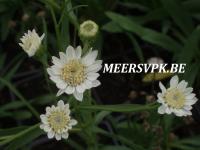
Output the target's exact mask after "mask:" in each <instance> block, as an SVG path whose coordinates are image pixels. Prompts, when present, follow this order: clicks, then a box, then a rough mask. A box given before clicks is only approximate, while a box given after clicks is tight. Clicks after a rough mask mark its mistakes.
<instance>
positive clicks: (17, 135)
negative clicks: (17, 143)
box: [1, 124, 39, 144]
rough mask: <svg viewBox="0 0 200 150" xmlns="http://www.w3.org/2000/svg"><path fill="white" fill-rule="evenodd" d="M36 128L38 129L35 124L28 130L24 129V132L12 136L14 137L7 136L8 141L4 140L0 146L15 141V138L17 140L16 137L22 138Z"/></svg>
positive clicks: (37, 125)
mask: <svg viewBox="0 0 200 150" xmlns="http://www.w3.org/2000/svg"><path fill="white" fill-rule="evenodd" d="M38 127H39V124H35V125H33V126H31V127H30V128H28V129H26V130H23V131H21V132H19V133H17V134H14V135H12V136H9V137H8V139H7V140H5V141H3V142H2V143H1V144H7V143H9V142H11V141H13V140H14V139H16V138H18V137H20V136H22V135H24V134H26V133H28V132H30V131H32V130H34V129H36V128H38Z"/></svg>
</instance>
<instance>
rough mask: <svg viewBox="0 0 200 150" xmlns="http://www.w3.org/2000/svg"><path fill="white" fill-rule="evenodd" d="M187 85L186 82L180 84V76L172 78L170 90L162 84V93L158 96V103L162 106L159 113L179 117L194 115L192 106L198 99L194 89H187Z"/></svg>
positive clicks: (160, 84)
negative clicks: (172, 114)
mask: <svg viewBox="0 0 200 150" xmlns="http://www.w3.org/2000/svg"><path fill="white" fill-rule="evenodd" d="M187 85H188V83H187V82H186V81H185V80H182V81H181V82H180V83H179V79H178V76H174V77H172V78H171V80H170V88H168V89H166V88H165V87H164V86H163V84H162V83H161V82H160V83H159V86H160V89H161V91H162V92H161V93H158V94H157V97H158V100H157V102H158V103H161V104H162V105H161V106H160V107H159V108H158V113H159V114H164V113H167V114H171V113H174V114H175V115H176V116H179V117H181V116H188V115H192V112H191V109H192V105H193V104H195V103H196V102H197V98H196V96H195V94H194V93H192V91H193V88H191V87H187Z"/></svg>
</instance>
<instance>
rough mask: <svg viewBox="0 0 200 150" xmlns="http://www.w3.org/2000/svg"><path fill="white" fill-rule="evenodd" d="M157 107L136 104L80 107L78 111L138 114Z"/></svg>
mask: <svg viewBox="0 0 200 150" xmlns="http://www.w3.org/2000/svg"><path fill="white" fill-rule="evenodd" d="M156 108H157V105H152V104H150V105H138V104H116V105H82V106H79V109H86V110H94V111H98V110H104V111H112V112H140V111H145V110H152V109H156Z"/></svg>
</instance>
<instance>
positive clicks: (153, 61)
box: [147, 57, 164, 64]
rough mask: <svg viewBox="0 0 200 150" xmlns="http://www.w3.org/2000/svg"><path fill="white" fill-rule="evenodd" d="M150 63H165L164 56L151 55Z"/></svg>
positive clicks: (148, 61)
mask: <svg viewBox="0 0 200 150" xmlns="http://www.w3.org/2000/svg"><path fill="white" fill-rule="evenodd" d="M147 63H148V64H163V63H164V61H163V59H162V58H159V57H151V58H149V59H148V60H147Z"/></svg>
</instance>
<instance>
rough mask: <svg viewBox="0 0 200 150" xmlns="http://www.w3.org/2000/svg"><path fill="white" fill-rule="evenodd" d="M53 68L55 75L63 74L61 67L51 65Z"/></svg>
mask: <svg viewBox="0 0 200 150" xmlns="http://www.w3.org/2000/svg"><path fill="white" fill-rule="evenodd" d="M51 70H52V72H53V74H54V75H60V74H61V68H59V67H57V66H56V65H53V66H51Z"/></svg>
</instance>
